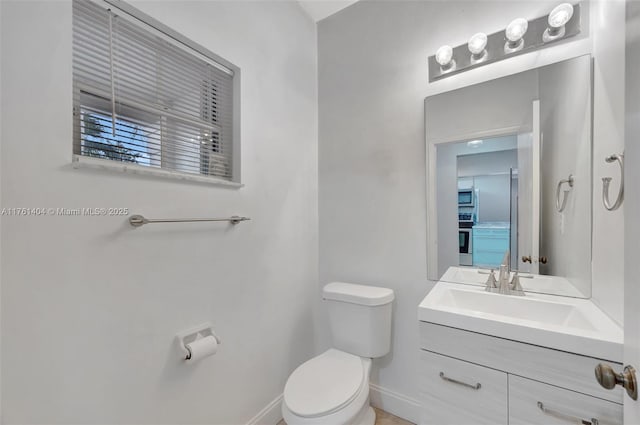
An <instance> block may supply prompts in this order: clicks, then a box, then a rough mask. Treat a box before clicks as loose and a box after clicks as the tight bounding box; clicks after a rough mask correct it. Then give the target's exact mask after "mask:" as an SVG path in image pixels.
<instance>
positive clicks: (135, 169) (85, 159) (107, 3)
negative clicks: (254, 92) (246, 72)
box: [72, 0, 244, 188]
mask: <svg viewBox="0 0 640 425" xmlns="http://www.w3.org/2000/svg"><path fill="white" fill-rule="evenodd" d="M86 1H91V2H93V3H96V4H98V5H101V6H102V7H105V8H111V9H114V10H117V11H119V12H120V14H119V15H120V16H121V17H124V18H126V19H132V20H135V21H138V22H140V23H142V25H143V26H147V27H150V28H151V30H155V31H154V33H159V34H160V35H161V36H162V37H163V38H165V39H166V40H167V41H170V42H171V43H172V44H174V45H177V46H178V47H181V48H185V49H186V50H187V51H189V53H192V54H194V55H196V56H198V55H199V56H202V57H203V58H205V59H206V60H207V62H209V63H210V64H212V65H214V66H216V67H218V68H220V69H223V70H225V68H226V70H230V71H231V72H232V73H233V86H232V90H233V93H232V99H233V110H232V111H233V112H232V113H233V123H232V140H231V142H232V143H231V146H232V154H231V167H232V176H231V180H226V179H223V178H221V177H218V176H212V175H206V174H195V173H187V172H180V171H176V170H171V169H166V168H159V167H152V166H147V165H138V164H135V163H127V162H120V161H114V160H111V159H103V158H97V157H91V156H86V155H80V154H77V153H75V150H76V147H77V146H79V144H80V143H81V134H80V132H81V111H80V110H77V105H75V104H74V111H73V115H74V117H73V122H74V126H73V127H74V137H73V149H72V151H73V154H72V166H73V168H89V169H98V170H107V171H116V172H125V173H130V174H135V175H142V176H152V177H161V178H170V179H175V180H181V181H186V182H193V183H203V184H209V185H216V186H227V187H233V188H240V187H243V186H244V184H242V183H241V160H240V159H241V146H240V140H241V138H240V134H241V132H240V130H241V126H240V110H241V107H240V99H241V96H240V80H241V75H240V74H241V71H240V68H239V67H237V66H236V65H234V64H232V63H231V62H229V61H227V60H226V59H224V58H222V57H220V56H218V55H216V54H215V53H213V52H211V51H210V50H208V49H207V48H205V47H203V46H202V45H200V44H198V43H196V42H194V41H192V40H190V39H188V38H186V37H184V36H183V35H181V34H180V33H178V32H176V31H175V30H173V29H171V28H170V27H168V26H167V25H165V24H163V23H161V22H159V21H157V20H156V19H154V18H152V17H151V16H149V15H147V14H145V13H144V12H142V11H140V10H138V9H136V8H135V7H133V6H131V5H129V4H127V3H125V2H123V1H121V0H86ZM80 91H85V90H83V89H82V85H79V84H77V83H75V82H74V99H76V98H79V97H76V96H80ZM86 93H88V94H89V95H93V96H97V97H98V96H101V95H104V96H105V97H107V98H109V97H111V94H108V93H98V92H97V91H96V90H95V89H94V88H91V89H87V90H86ZM95 106H97V105H95ZM130 106H131V107H132V109H136V105H130ZM141 109H143V108H141ZM127 117H129V118H134V119H135V118H136V117H135V116H132V115H131V114H130V115H125V116H123V119H124V120H126V118H127ZM163 119H164V117H163ZM180 119H183V118H180ZM142 121H143V120H142ZM210 127H211V129H212V130H213V131H218V132H220V128H219V127H218V126H217V125H216V124H213V123H211V124H210ZM210 157H211V155H210ZM161 161H162V159H161Z"/></svg>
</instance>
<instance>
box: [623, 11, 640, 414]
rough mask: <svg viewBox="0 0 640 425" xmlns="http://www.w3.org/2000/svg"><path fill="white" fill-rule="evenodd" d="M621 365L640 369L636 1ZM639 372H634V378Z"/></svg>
mask: <svg viewBox="0 0 640 425" xmlns="http://www.w3.org/2000/svg"><path fill="white" fill-rule="evenodd" d="M626 24H627V25H626V27H627V48H626V71H625V72H626V93H625V96H626V116H625V122H626V124H625V163H626V164H627V166H626V167H625V183H626V184H625V186H626V188H627V190H626V192H625V201H624V228H625V242H624V245H625V246H624V252H625V259H624V260H625V261H624V264H625V266H624V274H625V276H624V279H625V284H624V298H625V302H624V363H625V364H626V365H632V366H633V367H635V368H636V370H639V369H638V368H640V261H638V258H637V257H638V241H640V219H639V218H640V188H639V187H638V185H639V184H640V167H639V165H640V79H639V78H638V76H639V75H640V2H636V1H627V23H626ZM638 377H640V373H638V372H637V373H636V379H637V378H638ZM624 423H625V425H639V424H640V401H634V400H632V399H631V398H629V397H627V396H625V398H624Z"/></svg>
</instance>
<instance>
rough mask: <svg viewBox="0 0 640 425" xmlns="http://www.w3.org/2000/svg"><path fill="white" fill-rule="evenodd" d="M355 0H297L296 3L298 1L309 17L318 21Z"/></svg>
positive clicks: (355, 0)
mask: <svg viewBox="0 0 640 425" xmlns="http://www.w3.org/2000/svg"><path fill="white" fill-rule="evenodd" d="M357 1H358V0H298V3H300V6H302V8H303V9H304V11H305V12H306V13H307V15H309V16H310V17H311V19H313V20H314V21H316V22H318V21H320V20H322V19H324V18H326V17H327V16H331V15H333V14H334V13H336V12H338V11H340V10H342V9H344V8H345V7H347V6H350V5H352V4H353V3H355V2H357Z"/></svg>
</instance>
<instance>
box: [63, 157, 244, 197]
mask: <svg viewBox="0 0 640 425" xmlns="http://www.w3.org/2000/svg"><path fill="white" fill-rule="evenodd" d="M72 167H73V168H76V169H81V168H82V169H93V170H102V171H110V172H112V171H115V172H122V173H128V174H136V175H139V176H147V177H160V178H167V179H172V180H181V181H184V182H191V183H200V184H206V185H211V186H224V187H228V188H235V189H239V188H241V187H244V184H242V183H237V182H230V181H228V180H222V179H220V178H217V177H208V176H198V175H195V174H187V173H180V172H178V171H171V170H164V169H161V168H151V167H145V166H141V165H135V164H124V163H122V162H116V161H112V160H109V159H100V158H91V157H88V156H82V155H73V160H72Z"/></svg>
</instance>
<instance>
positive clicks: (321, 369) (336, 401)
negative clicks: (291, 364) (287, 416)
mask: <svg viewBox="0 0 640 425" xmlns="http://www.w3.org/2000/svg"><path fill="white" fill-rule="evenodd" d="M363 378H364V367H363V365H362V359H361V358H360V357H358V356H354V355H353V354H349V353H345V352H343V351H339V350H336V349H333V348H332V349H329V350H328V351H325V352H324V353H322V354H320V355H319V356H317V357H314V358H313V359H311V360H309V361H307V362H306V363H303V364H302V365H300V366H299V367H298V368H297V369H296V370H294V371H293V373H292V374H291V376H290V377H289V380H288V381H287V384H286V385H285V387H284V402H285V403H286V405H287V407H288V408H289V410H291V412H293V413H294V414H296V415H298V416H303V417H314V416H323V415H326V414H329V413H331V412H333V411H335V410H339V409H341V408H342V407H343V406H345V405H346V404H348V403H350V402H351V401H352V400H353V399H354V398H355V397H356V396H357V395H358V393H359V391H360V388H361V387H362V382H363Z"/></svg>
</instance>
